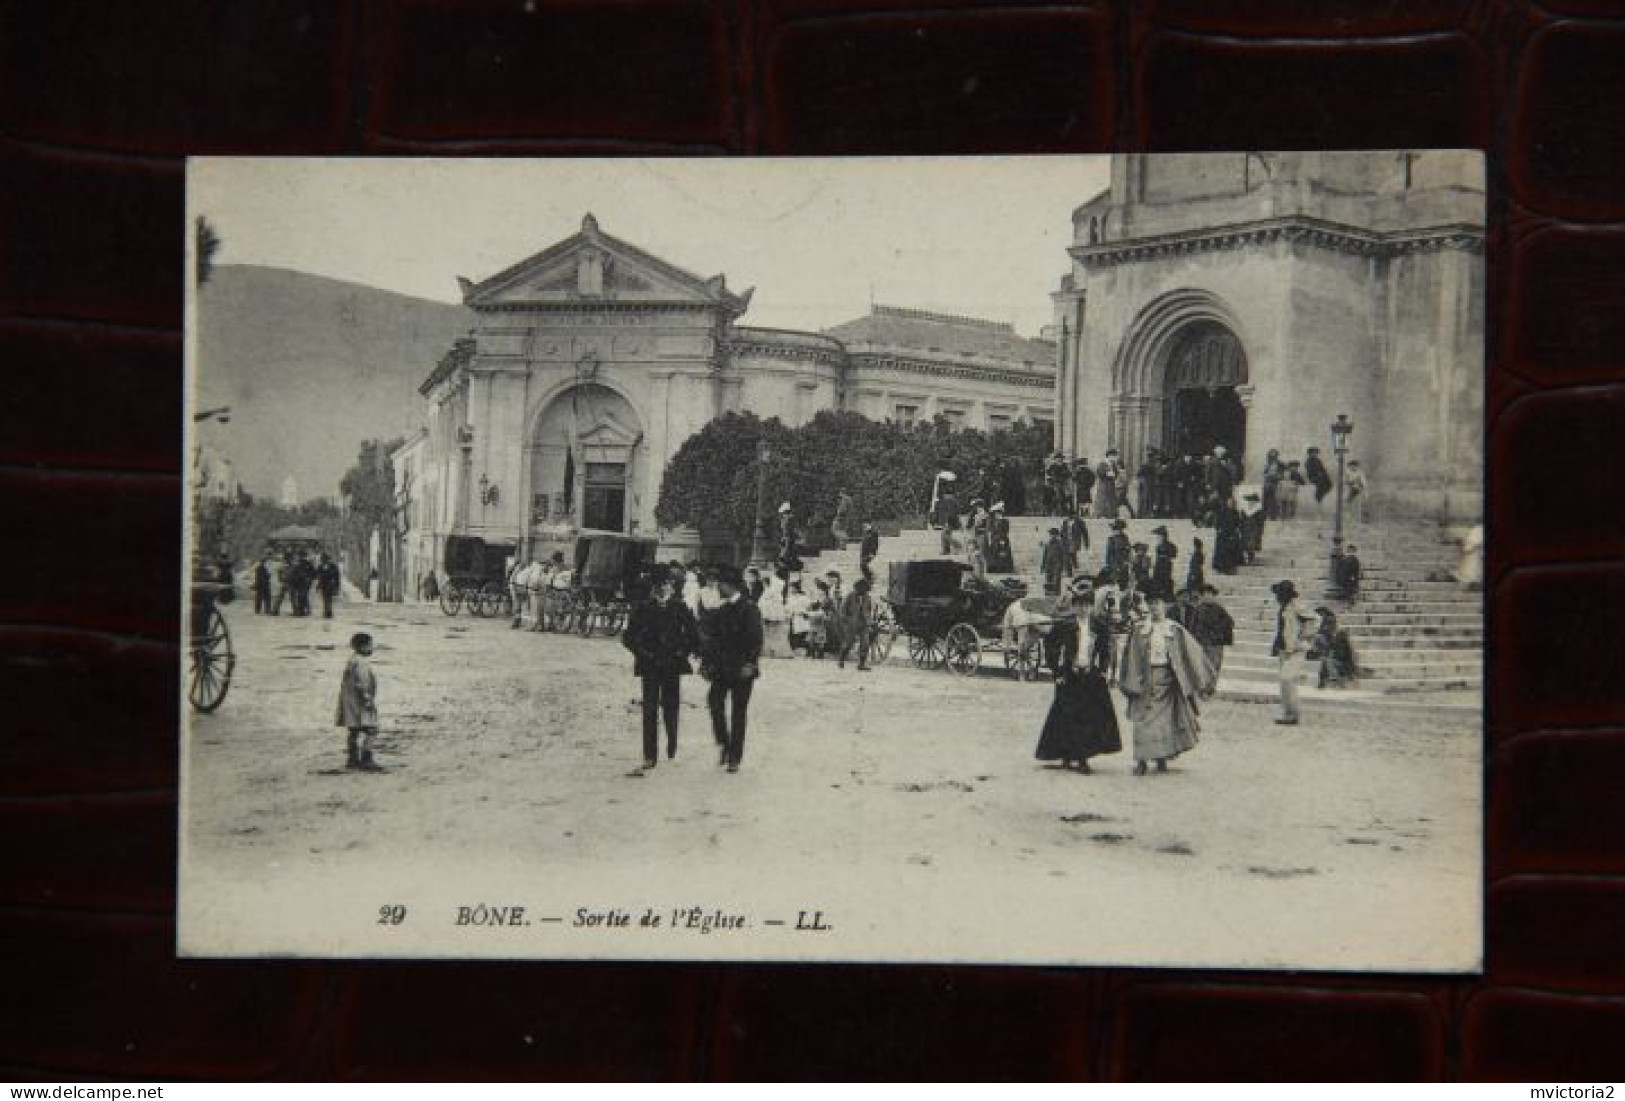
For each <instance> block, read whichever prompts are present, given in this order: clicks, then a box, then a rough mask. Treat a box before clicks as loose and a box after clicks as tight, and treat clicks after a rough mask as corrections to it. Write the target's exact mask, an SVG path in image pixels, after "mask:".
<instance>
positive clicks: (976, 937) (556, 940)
mask: <svg viewBox="0 0 1625 1101" xmlns="http://www.w3.org/2000/svg"><path fill="white" fill-rule="evenodd" d="M227 616H228V620H229V623H230V626H231V629H232V631H233V633H234V638H235V644H236V649H237V654H238V662H237V666H236V672H235V676H234V679H233V682H232V686H231V691H230V695H229V697H228V698H227V700H226V702H225V704H224V705H223V706H222V708H221V709H220V710H219V711H218V712H217V713H215V714H213V715H202V716H195V717H193V719H192V723H191V730H190V735H189V738H188V739H187V742H186V744H185V747H184V754H185V755H184V766H185V777H184V785H185V793H184V800H183V826H182V864H183V867H182V914H181V947H182V950H183V951H185V952H187V953H189V954H199V955H217V954H224V955H231V954H245V953H246V954H275V955H280V954H294V955H327V954H339V955H363V956H365V955H414V954H437V955H455V956H504V957H508V956H539V957H551V956H577V957H582V956H585V957H592V956H601V955H606V954H610V955H617V956H628V957H634V958H689V957H717V958H754V957H758V956H766V957H775V958H792V959H800V958H806V959H829V958H837V959H839V958H850V959H892V960H930V959H942V960H986V961H990V962H992V961H1004V960H1008V961H1012V962H1035V963H1106V962H1112V963H1129V964H1140V963H1143V964H1192V965H1196V964H1215V965H1226V966H1282V965H1289V964H1290V965H1295V966H1302V967H1315V968H1338V969H1342V968H1356V969H1358V968H1363V967H1375V968H1381V969H1397V970H1459V969H1472V968H1473V967H1474V966H1475V965H1476V962H1477V960H1478V958H1479V954H1480V930H1479V913H1480V894H1479V882H1480V851H1481V841H1480V825H1479V823H1480V818H1481V812H1480V786H1481V736H1480V732H1479V730H1478V728H1477V724H1476V722H1475V721H1474V720H1473V717H1471V716H1463V715H1461V714H1459V713H1456V714H1454V715H1451V714H1443V715H1439V716H1423V717H1418V716H1417V714H1416V712H1415V711H1414V710H1413V711H1411V712H1408V713H1401V712H1393V711H1384V710H1381V709H1377V708H1373V709H1371V710H1369V711H1357V710H1350V709H1341V710H1338V711H1336V712H1333V711H1329V710H1323V711H1311V712H1308V713H1306V718H1305V721H1304V724H1303V725H1300V726H1298V727H1296V728H1293V727H1281V726H1276V725H1274V724H1273V723H1272V722H1271V721H1270V720H1271V718H1272V717H1273V715H1274V711H1273V709H1272V708H1270V707H1268V706H1265V705H1262V704H1247V703H1227V702H1224V701H1214V702H1212V703H1210V704H1208V705H1207V706H1206V707H1205V710H1204V714H1203V717H1202V722H1203V730H1202V741H1201V744H1200V745H1199V746H1198V748H1197V749H1196V750H1195V751H1194V752H1192V753H1190V754H1187V755H1186V756H1184V757H1182V758H1180V759H1179V760H1177V761H1176V762H1174V764H1173V768H1172V771H1171V772H1169V773H1168V774H1166V775H1161V776H1159V775H1151V776H1148V777H1144V778H1137V777H1134V776H1133V775H1131V774H1130V771H1129V770H1130V768H1131V766H1132V764H1133V762H1132V759H1131V757H1130V755H1129V753H1128V752H1126V751H1125V752H1124V753H1122V754H1118V755H1116V756H1112V757H1105V758H1097V759H1096V760H1095V762H1094V765H1095V769H1096V771H1095V774H1094V775H1089V776H1082V775H1077V774H1074V773H1070V772H1062V771H1056V770H1052V769H1047V768H1045V767H1043V766H1042V765H1041V764H1040V763H1039V762H1037V761H1035V760H1034V759H1033V748H1034V746H1035V744H1036V742H1037V737H1038V731H1039V728H1040V726H1041V725H1042V722H1043V719H1044V715H1045V712H1046V710H1047V708H1048V704H1049V698H1050V689H1049V687H1048V686H1047V685H1045V684H1042V683H1039V684H1020V683H1017V682H1015V681H1013V680H1011V679H1009V678H1008V677H1007V676H1006V675H1005V674H1004V673H1003V671H1002V664H999V663H994V664H997V665H999V667H998V671H996V672H995V671H991V670H992V665H990V666H987V667H984V672H983V674H982V675H979V676H977V677H975V678H971V679H962V678H959V677H955V676H953V675H951V674H949V673H946V672H942V671H921V670H916V669H913V668H910V667H908V666H906V665H901V664H897V663H895V662H894V663H893V664H890V665H888V666H886V667H884V668H881V669H878V670H876V671H873V672H869V673H861V674H860V673H858V672H856V671H854V670H853V669H851V668H850V667H849V668H848V669H847V670H846V671H844V672H842V671H839V670H837V669H836V668H835V666H834V664H833V663H832V662H827V661H825V662H817V661H807V660H793V661H770V662H766V663H765V664H764V668H763V678H762V680H761V681H760V682H759V684H758V687H757V691H756V695H755V698H754V700H753V701H752V706H751V725H750V735H749V740H748V742H747V745H746V751H745V760H744V765H743V768H742V770H741V771H740V772H739V773H737V774H733V775H730V774H727V773H726V772H724V771H723V770H721V769H719V768H718V767H717V760H716V753H715V750H714V748H713V743H712V740H711V737H710V731H709V723H708V721H707V716H706V712H705V709H704V699H703V696H704V682H703V681H701V680H700V679H699V678H698V677H695V678H690V679H688V680H685V683H684V690H685V700H684V707H683V729H682V734H681V741H680V746H679V752H678V756H677V758H676V759H675V760H671V761H668V760H665V759H664V758H662V760H661V762H660V765H659V767H658V768H656V769H655V770H654V771H653V772H652V773H651V774H649V775H641V774H640V773H639V770H638V768H637V766H638V764H639V762H640V759H641V756H642V752H641V741H640V735H639V719H638V711H637V706H636V702H635V697H636V693H637V682H636V681H635V680H634V678H633V677H632V675H631V659H630V655H628V654H627V652H626V651H625V650H624V649H623V648H622V646H621V645H620V643H619V641H618V640H610V639H601V638H594V639H581V638H577V637H573V636H563V635H550V634H536V633H531V632H520V631H514V630H510V629H509V627H508V625H507V623H506V622H505V621H499V620H484V619H472V618H470V617H468V616H467V615H462V616H458V617H456V618H447V617H445V616H443V615H442V614H441V613H440V612H439V610H438V609H436V608H434V607H432V606H428V605H408V606H392V605H371V604H367V603H365V602H361V601H353V602H347V603H345V604H343V605H342V606H341V608H340V611H339V615H338V617H337V618H335V619H334V620H331V621H324V620H321V619H295V618H292V617H288V616H283V617H277V618H272V617H263V616H254V615H252V614H250V612H249V609H248V608H247V607H245V606H244V604H243V603H242V602H239V603H237V604H234V605H232V606H231V608H230V609H228V611H227ZM356 630H368V631H370V632H372V633H373V634H374V636H375V638H376V639H377V642H378V650H377V654H376V655H375V658H374V667H375V670H376V672H377V676H378V680H379V710H380V713H381V719H382V730H381V733H380V736H379V738H378V742H377V753H378V757H379V760H380V761H381V763H382V764H383V765H384V766H385V767H386V769H387V771H385V772H383V773H381V774H375V775H368V774H359V773H353V772H346V771H345V770H344V769H343V767H342V766H343V743H344V735H343V731H342V730H338V729H336V728H335V727H334V726H333V725H332V720H333V710H334V701H335V698H336V693H337V686H338V681H339V673H340V671H341V669H342V667H343V665H344V661H345V658H346V656H347V652H348V647H347V640H348V638H349V636H350V634H351V633H352V632H353V631H356ZM1118 702H1119V705H1121V700H1120V699H1119V701H1118ZM1120 715H1121V706H1120ZM1123 731H1124V740H1125V743H1127V742H1128V740H1129V735H1128V732H1129V726H1128V724H1127V723H1126V721H1124V723H1123ZM396 905H399V906H402V907H404V908H405V911H404V916H403V917H402V920H400V921H398V922H393V923H391V916H392V915H391V911H390V907H392V906H396ZM477 906H484V907H485V909H484V911H483V915H484V917H485V920H486V922H487V924H484V925H479V926H473V925H467V924H463V925H459V924H458V922H457V918H458V912H459V909H460V908H461V909H466V910H469V911H470V912H472V911H474V908H475V907H477ZM511 906H523V907H524V910H523V914H522V916H520V917H519V918H517V919H516V918H514V916H513V915H512V913H511V912H509V911H507V910H504V911H503V912H502V920H503V924H502V925H501V926H500V927H493V926H492V925H491V924H490V922H491V921H492V920H493V917H494V915H495V914H496V913H497V908H498V907H511ZM646 910H647V911H648V912H649V914H652V915H655V916H658V917H659V918H660V921H659V923H658V924H650V923H649V922H647V921H645V922H643V923H642V924H640V921H639V919H640V918H645V917H647V916H649V915H648V914H646V913H645V911H646ZM693 912H703V913H704V914H706V915H711V914H713V913H715V914H720V915H721V916H723V917H726V918H732V917H738V918H739V919H740V921H739V924H738V926H737V927H731V928H715V927H709V931H701V929H700V926H701V925H708V923H705V922H703V921H693V922H692V923H691V919H690V917H689V916H688V915H689V914H691V913H693ZM618 913H619V914H625V915H627V917H628V925H626V926H621V925H618V924H617V923H618V921H619V918H618V917H617V914H618ZM814 915H818V916H817V917H814ZM463 916H464V917H468V916H470V915H469V914H465V915H463ZM588 922H591V924H588ZM781 922H782V924H778V923H781ZM716 924H720V925H728V924H729V923H727V922H722V923H716ZM798 924H799V925H800V926H801V928H800V929H798V928H797V925H798Z"/></svg>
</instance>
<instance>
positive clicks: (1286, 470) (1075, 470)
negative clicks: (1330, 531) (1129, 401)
mask: <svg viewBox="0 0 1625 1101" xmlns="http://www.w3.org/2000/svg"><path fill="white" fill-rule="evenodd" d="M1245 473H1246V472H1245V470H1244V468H1243V464H1242V461H1241V458H1240V456H1237V455H1231V454H1230V453H1229V450H1228V449H1227V448H1226V447H1225V446H1224V445H1222V444H1220V445H1217V446H1215V447H1214V448H1213V449H1212V450H1211V451H1210V452H1209V453H1207V454H1205V455H1196V454H1176V453H1173V452H1165V451H1162V450H1161V449H1159V448H1155V447H1153V448H1151V449H1149V450H1148V451H1147V452H1146V457H1145V461H1144V462H1142V463H1140V465H1139V466H1138V467H1136V468H1134V469H1133V470H1132V471H1131V470H1130V467H1129V464H1128V463H1125V462H1124V461H1123V459H1122V456H1121V455H1120V454H1119V452H1118V451H1117V449H1116V448H1108V449H1107V451H1106V454H1105V457H1104V458H1103V459H1101V461H1100V462H1099V463H1092V462H1090V460H1089V459H1088V458H1087V457H1080V458H1076V459H1069V458H1067V457H1066V456H1064V455H1062V454H1061V453H1060V452H1058V451H1057V452H1055V453H1054V454H1052V455H1051V456H1050V457H1049V458H1048V459H1047V460H1045V463H1044V477H1043V497H1044V512H1045V514H1046V515H1049V516H1060V515H1088V516H1091V517H1093V518H1095V519H1097V520H1113V519H1118V518H1119V517H1122V516H1128V517H1131V518H1132V517H1145V518H1153V519H1170V520H1171V519H1183V520H1196V521H1198V522H1199V523H1201V524H1202V525H1203V526H1213V524H1214V523H1215V522H1216V520H1217V518H1218V513H1219V510H1220V508H1221V507H1222V506H1223V505H1224V503H1225V502H1226V501H1228V500H1229V499H1230V498H1231V496H1232V495H1233V493H1234V491H1235V489H1236V487H1237V486H1238V485H1240V484H1241V482H1242V480H1243V476H1244V474H1245ZM1259 482H1260V485H1261V492H1260V494H1259V507H1260V509H1261V510H1262V512H1263V514H1264V516H1265V517H1266V518H1267V519H1270V520H1292V519H1296V518H1297V517H1298V515H1299V511H1298V509H1299V504H1300V497H1301V496H1309V497H1312V498H1313V502H1314V504H1315V506H1316V510H1317V514H1318V513H1319V512H1320V511H1321V510H1322V509H1323V507H1324V502H1325V500H1326V497H1327V496H1328V495H1329V494H1330V493H1331V492H1332V490H1333V488H1334V482H1333V479H1332V475H1331V472H1330V471H1329V470H1328V469H1327V467H1326V463H1325V460H1323V459H1322V458H1321V452H1320V448H1318V447H1310V448H1307V449H1306V450H1305V452H1304V457H1303V458H1302V459H1301V460H1299V459H1292V460H1286V459H1283V458H1282V457H1281V453H1280V451H1279V450H1274V449H1272V450H1271V451H1270V452H1269V453H1268V455H1267V456H1266V457H1265V460H1264V469H1263V470H1262V471H1261V472H1260V474H1259ZM1343 485H1344V500H1345V503H1346V504H1348V505H1350V506H1354V507H1356V513H1357V518H1360V519H1363V518H1364V510H1365V503H1366V501H1367V499H1368V490H1369V482H1368V480H1367V478H1366V475H1365V472H1364V471H1363V470H1362V469H1361V468H1360V463H1359V461H1358V460H1351V461H1350V462H1349V464H1348V470H1347V472H1346V473H1345V475H1344V479H1343Z"/></svg>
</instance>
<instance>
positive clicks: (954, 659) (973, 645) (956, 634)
mask: <svg viewBox="0 0 1625 1101" xmlns="http://www.w3.org/2000/svg"><path fill="white" fill-rule="evenodd" d="M942 649H943V654H944V657H945V658H946V659H947V662H948V668H949V669H952V670H953V671H954V672H955V673H958V674H959V675H960V676H962V677H968V676H970V675H972V674H973V673H975V672H976V670H977V669H979V668H981V665H982V636H981V635H978V634H977V633H976V628H975V627H972V626H971V625H970V624H969V623H956V624H954V626H953V629H952V630H950V631H949V632H948V637H947V638H945V639H943V642H942Z"/></svg>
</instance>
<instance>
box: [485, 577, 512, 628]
mask: <svg viewBox="0 0 1625 1101" xmlns="http://www.w3.org/2000/svg"><path fill="white" fill-rule="evenodd" d="M480 609H481V610H480V614H481V615H488V616H492V615H494V616H500V617H502V618H503V619H507V618H510V617H512V616H513V595H512V594H511V593H509V592H508V586H506V585H504V584H503V583H502V582H500V581H487V582H486V583H485V584H484V585H481V586H480Z"/></svg>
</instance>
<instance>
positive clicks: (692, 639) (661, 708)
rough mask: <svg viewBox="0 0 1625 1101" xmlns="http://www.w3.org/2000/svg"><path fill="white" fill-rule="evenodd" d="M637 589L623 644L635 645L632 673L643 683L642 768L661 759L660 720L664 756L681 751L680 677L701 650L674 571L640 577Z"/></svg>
mask: <svg viewBox="0 0 1625 1101" xmlns="http://www.w3.org/2000/svg"><path fill="white" fill-rule="evenodd" d="M636 590H637V594H636V598H635V600H636V602H635V603H634V605H633V607H632V614H631V616H630V618H629V620H628V622H627V625H626V630H625V631H624V632H622V634H621V645H623V646H625V647H626V648H627V649H628V650H630V651H632V657H633V665H632V673H633V675H634V676H636V677H637V678H638V679H639V681H641V682H642V686H643V768H644V770H645V771H648V770H649V769H652V768H654V767H655V765H657V764H658V763H659V761H660V757H659V755H658V753H657V752H656V751H657V749H658V748H659V734H660V726H659V724H660V723H661V721H662V720H664V722H665V726H666V757H667V758H668V759H669V758H672V757H675V756H677V723H678V719H679V717H680V716H681V714H682V696H681V691H682V678H684V677H686V676H688V675H689V673H690V672H692V670H691V669H690V668H689V664H688V658H689V655H690V654H693V653H695V652H696V651H698V650H699V648H700V637H699V630H698V628H697V627H696V626H695V622H694V613H692V612H690V611H689V610H688V605H687V604H684V603H683V602H682V600H681V599H679V598H678V596H677V590H676V586H675V585H674V584H673V581H672V576H671V574H670V572H668V571H665V570H662V571H660V572H658V573H655V574H653V575H651V576H649V577H648V578H643V579H640V580H639V583H638V584H637V586H636Z"/></svg>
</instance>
